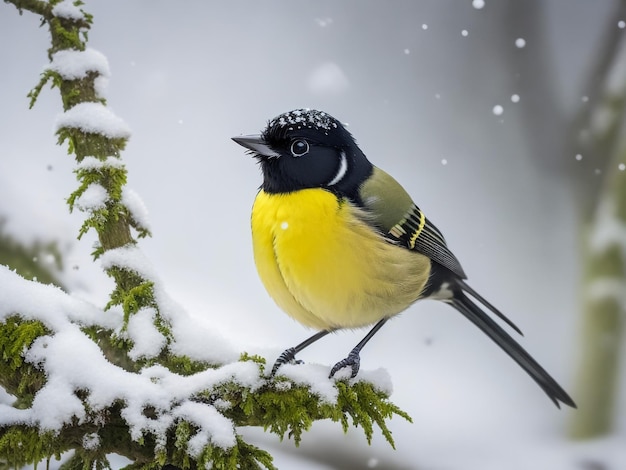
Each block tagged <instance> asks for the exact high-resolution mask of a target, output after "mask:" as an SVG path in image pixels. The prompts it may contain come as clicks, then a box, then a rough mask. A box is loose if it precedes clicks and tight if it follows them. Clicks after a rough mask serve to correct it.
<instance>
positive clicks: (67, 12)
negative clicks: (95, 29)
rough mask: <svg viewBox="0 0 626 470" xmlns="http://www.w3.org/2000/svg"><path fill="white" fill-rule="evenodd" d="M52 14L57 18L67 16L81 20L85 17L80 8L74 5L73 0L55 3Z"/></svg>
mask: <svg viewBox="0 0 626 470" xmlns="http://www.w3.org/2000/svg"><path fill="white" fill-rule="evenodd" d="M52 14H53V15H54V16H57V17H59V18H67V19H70V20H83V19H84V18H85V16H84V15H83V12H82V11H80V8H78V7H77V6H76V5H74V2H73V0H63V1H62V2H59V3H57V4H56V5H55V6H54V7H53V8H52Z"/></svg>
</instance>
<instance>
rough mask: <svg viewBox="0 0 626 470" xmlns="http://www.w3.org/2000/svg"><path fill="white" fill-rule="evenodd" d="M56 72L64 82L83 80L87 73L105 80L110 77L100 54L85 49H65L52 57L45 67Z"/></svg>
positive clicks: (104, 58)
mask: <svg viewBox="0 0 626 470" xmlns="http://www.w3.org/2000/svg"><path fill="white" fill-rule="evenodd" d="M47 68H48V69H50V70H53V71H55V72H57V73H58V74H59V75H61V77H62V78H64V79H65V80H78V79H81V78H85V77H86V76H87V74H88V73H89V72H95V73H97V74H99V75H101V76H103V77H105V78H108V77H110V76H111V71H110V70H109V62H108V61H107V58H106V57H105V56H104V54H102V53H101V52H99V51H97V50H95V49H91V48H86V49H85V50H84V51H77V50H71V49H65V50H61V51H58V52H56V53H55V54H54V55H53V56H52V62H51V63H50V65H49V66H48V67H47Z"/></svg>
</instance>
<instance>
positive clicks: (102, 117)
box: [55, 103, 130, 139]
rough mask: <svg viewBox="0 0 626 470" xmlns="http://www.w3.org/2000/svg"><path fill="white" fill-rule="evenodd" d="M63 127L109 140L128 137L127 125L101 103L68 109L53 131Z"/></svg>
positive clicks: (58, 119) (85, 104) (81, 104)
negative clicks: (101, 136) (102, 136)
mask: <svg viewBox="0 0 626 470" xmlns="http://www.w3.org/2000/svg"><path fill="white" fill-rule="evenodd" d="M64 127H70V128H76V129H80V130H81V131H83V132H86V133H92V134H102V135H104V136H106V137H109V138H111V139H127V138H129V137H130V128H129V127H128V125H127V124H126V123H125V122H124V121H123V120H122V119H121V118H119V117H117V116H116V115H115V114H114V113H113V112H112V111H111V110H110V109H109V108H107V107H106V106H104V105H103V104H102V103H79V104H77V105H76V106H74V107H73V108H70V109H69V110H67V111H66V112H64V113H63V114H61V115H60V116H59V117H58V118H57V121H56V125H55V131H58V130H59V129H62V128H64Z"/></svg>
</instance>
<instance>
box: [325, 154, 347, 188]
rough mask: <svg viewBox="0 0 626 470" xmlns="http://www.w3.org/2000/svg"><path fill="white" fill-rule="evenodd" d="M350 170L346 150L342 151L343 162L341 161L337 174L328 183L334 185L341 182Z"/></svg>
mask: <svg viewBox="0 0 626 470" xmlns="http://www.w3.org/2000/svg"><path fill="white" fill-rule="evenodd" d="M347 172H348V158H347V157H346V152H344V151H343V150H342V151H341V162H339V170H337V174H336V175H335V177H334V178H333V179H332V180H331V181H330V183H328V186H333V185H335V184H337V183H339V182H340V181H341V180H342V179H343V177H344V176H346V173H347Z"/></svg>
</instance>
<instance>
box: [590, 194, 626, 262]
mask: <svg viewBox="0 0 626 470" xmlns="http://www.w3.org/2000/svg"><path fill="white" fill-rule="evenodd" d="M589 245H590V247H591V250H592V251H593V252H595V253H603V252H604V251H606V250H607V249H608V248H610V247H611V246H613V245H617V246H619V247H621V250H622V256H623V259H624V260H625V261H626V223H625V222H624V221H622V220H620V219H619V218H618V215H617V209H616V207H615V203H614V202H613V201H612V200H611V198H610V197H605V198H604V199H603V200H602V201H600V203H599V204H598V208H597V209H596V214H595V223H594V228H593V231H592V233H591V236H590V240H589Z"/></svg>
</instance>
